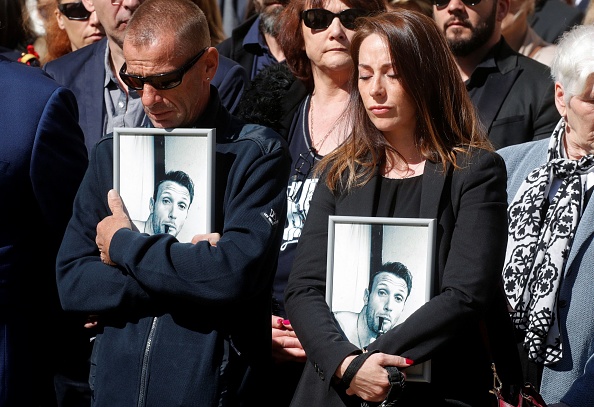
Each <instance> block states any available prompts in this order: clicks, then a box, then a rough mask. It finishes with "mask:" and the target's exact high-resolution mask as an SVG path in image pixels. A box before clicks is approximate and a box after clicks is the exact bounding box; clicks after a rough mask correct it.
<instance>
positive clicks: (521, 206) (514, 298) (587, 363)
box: [499, 25, 594, 407]
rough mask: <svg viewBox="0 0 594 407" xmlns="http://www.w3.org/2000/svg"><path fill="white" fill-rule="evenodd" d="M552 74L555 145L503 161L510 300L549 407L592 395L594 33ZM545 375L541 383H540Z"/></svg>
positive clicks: (507, 152)
mask: <svg viewBox="0 0 594 407" xmlns="http://www.w3.org/2000/svg"><path fill="white" fill-rule="evenodd" d="M551 72H552V75H553V78H554V80H555V103H556V106H557V109H558V110H559V113H560V114H561V116H562V119H561V121H560V122H559V124H558V125H557V127H556V128H555V130H554V132H553V134H552V135H551V137H550V138H549V139H548V140H541V141H536V142H532V143H526V144H520V145H516V146H512V147H508V148H505V149H502V150H500V151H499V153H500V154H501V156H502V157H503V158H504V160H505V162H506V166H507V171H508V186H507V192H508V200H509V208H508V220H509V231H508V243H507V253H506V261H505V266H504V269H503V280H504V285H505V291H506V294H507V298H508V301H509V305H510V309H511V310H512V311H511V312H512V318H513V320H514V324H515V326H516V328H517V332H518V334H519V336H518V339H519V341H520V342H521V345H522V348H523V355H524V357H525V361H526V363H525V368H526V371H531V372H532V373H533V376H532V375H530V374H528V375H527V377H526V379H528V380H530V381H533V382H536V384H539V385H540V391H541V394H542V395H543V398H544V399H545V401H546V402H547V403H548V404H549V406H571V407H586V406H589V407H591V406H592V398H593V395H594V318H593V316H592V312H593V310H594V284H592V282H593V281H594V241H593V239H594V200H593V199H590V197H591V193H592V190H593V186H594V26H593V25H589V26H577V27H575V28H574V29H572V30H571V31H569V32H567V33H565V34H564V36H563V37H562V39H561V41H560V42H559V44H558V48H557V54H556V56H555V59H554V61H553V64H552V67H551ZM541 374H542V376H541Z"/></svg>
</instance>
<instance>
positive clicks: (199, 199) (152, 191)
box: [113, 127, 216, 242]
mask: <svg viewBox="0 0 594 407" xmlns="http://www.w3.org/2000/svg"><path fill="white" fill-rule="evenodd" d="M215 132H216V130H215V129H154V128H121V127H116V128H114V131H113V150H114V151H113V156H114V159H113V185H114V188H115V189H116V190H117V191H118V192H119V194H120V195H121V197H122V199H123V201H124V204H125V206H126V209H127V210H128V214H129V216H130V219H131V220H132V222H133V224H134V226H135V227H136V228H137V229H138V230H139V231H140V232H144V233H148V234H156V233H168V234H170V235H173V236H175V237H176V238H177V240H179V241H180V242H191V240H192V237H193V236H194V235H196V234H201V233H210V232H212V227H213V198H214V176H215V175H214V174H215V171H214V168H215V134H216V133H215Z"/></svg>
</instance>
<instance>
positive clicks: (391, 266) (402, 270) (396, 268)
mask: <svg viewBox="0 0 594 407" xmlns="http://www.w3.org/2000/svg"><path fill="white" fill-rule="evenodd" d="M380 273H390V274H394V275H395V276H396V277H400V278H401V279H403V280H404V281H405V282H406V288H407V294H406V297H407V298H408V296H409V295H410V290H411V289H412V274H411V272H410V270H409V269H408V267H406V266H405V265H404V264H402V263H400V262H398V261H394V262H391V261H389V262H387V263H384V264H382V266H381V267H380V268H379V269H378V270H377V271H375V272H374V273H373V274H372V276H371V278H370V279H369V287H368V288H369V292H371V289H372V287H373V282H374V281H375V278H376V277H377V276H378V275H379V274H380Z"/></svg>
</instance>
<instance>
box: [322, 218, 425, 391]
mask: <svg viewBox="0 0 594 407" xmlns="http://www.w3.org/2000/svg"><path fill="white" fill-rule="evenodd" d="M435 230H436V220H435V219H415V218H382V217H359V216H330V217H329V220H328V260H327V280H326V301H327V303H328V306H329V307H330V310H331V311H332V312H333V314H334V316H335V318H336V320H337V322H338V323H339V326H340V328H341V329H342V330H343V332H344V333H345V336H346V337H347V338H348V337H349V336H350V339H349V340H351V342H353V343H355V344H356V345H357V346H361V345H363V346H367V345H368V343H367V342H366V340H361V336H360V335H359V333H360V331H359V330H360V329H361V328H360V326H361V325H357V324H361V323H362V322H359V321H360V319H361V318H363V319H362V321H366V320H370V321H375V320H376V318H375V315H384V316H385V318H384V317H381V316H380V317H378V319H379V321H380V322H378V325H375V328H374V329H376V332H378V329H379V328H378V327H379V326H380V325H379V324H381V326H382V327H384V326H389V327H388V328H387V329H386V331H387V330H389V329H392V328H394V327H395V326H397V325H399V324H400V323H402V322H403V321H405V320H406V318H408V316H409V315H410V314H412V313H413V312H414V311H416V310H417V309H419V308H420V307H421V306H422V305H423V304H425V303H426V302H427V301H429V300H430V298H431V290H432V284H433V268H434V257H435V233H436V232H435ZM396 262H397V263H401V264H402V265H404V266H405V268H406V269H408V270H409V273H408V274H409V275H412V279H411V282H410V287H411V288H410V291H409V292H408V296H407V297H406V300H405V302H404V306H403V308H398V306H394V307H392V306H391V308H390V310H391V309H392V308H398V309H399V311H398V310H394V311H390V312H389V313H388V314H384V313H385V312H386V311H385V310H384V311H374V310H373V309H371V310H370V308H372V305H370V306H367V305H366V304H367V303H366V301H368V300H369V301H368V303H369V304H372V295H371V293H372V292H373V289H370V286H369V285H370V280H371V279H372V278H373V274H374V272H375V271H377V270H378V269H381V268H382V267H383V266H385V265H386V263H392V265H393V266H394V263H396ZM397 268H400V266H397ZM384 275H385V274H384ZM396 279H397V280H400V287H401V288H400V290H403V291H400V294H402V293H404V294H406V291H407V290H408V289H407V288H406V287H407V283H406V282H405V279H404V278H396ZM409 280H410V279H409ZM394 287H396V286H394ZM376 288H377V287H376ZM377 289H378V290H380V289H379V288H377ZM395 290H396V291H398V288H395ZM379 295H380V294H379V291H378V293H376V296H379ZM382 295H385V294H382ZM392 312H394V313H398V312H400V314H399V317H394V315H396V314H393V313H392ZM363 313H364V314H363ZM390 314H392V315H390ZM367 315H369V317H367ZM391 319H394V321H393V322H392V321H391ZM368 324H375V322H370V323H368ZM384 324H386V325H384ZM367 326H370V325H367ZM368 329H369V334H370V335H374V334H375V333H374V332H373V329H372V328H368ZM355 331H356V333H357V336H356V337H355V336H354V332H355ZM382 331H383V329H379V334H381V332H382ZM347 332H348V333H347ZM363 337H365V335H363ZM370 340H371V341H372V340H374V339H373V338H372V339H370ZM356 342H358V343H356ZM403 371H404V372H406V377H407V381H411V382H430V381H431V361H427V362H424V363H421V364H418V365H414V366H411V367H409V368H406V369H403Z"/></svg>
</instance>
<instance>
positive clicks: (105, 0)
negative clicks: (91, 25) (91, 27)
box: [82, 0, 143, 47]
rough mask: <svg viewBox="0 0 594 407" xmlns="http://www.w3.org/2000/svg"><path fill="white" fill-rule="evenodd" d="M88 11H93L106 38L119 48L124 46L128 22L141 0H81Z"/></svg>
mask: <svg viewBox="0 0 594 407" xmlns="http://www.w3.org/2000/svg"><path fill="white" fill-rule="evenodd" d="M82 1H83V3H84V5H85V7H86V8H87V10H89V11H93V10H94V11H95V12H96V13H97V18H98V19H99V22H100V23H101V25H102V26H103V29H104V30H105V34H106V35H107V37H108V38H109V39H110V40H111V41H114V42H115V43H116V44H117V45H118V46H119V47H122V46H123V44H124V32H125V30H126V27H127V26H128V21H129V20H130V18H131V17H132V14H134V12H135V11H136V9H137V8H138V6H140V4H142V2H143V0H82Z"/></svg>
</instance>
